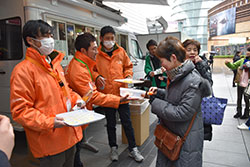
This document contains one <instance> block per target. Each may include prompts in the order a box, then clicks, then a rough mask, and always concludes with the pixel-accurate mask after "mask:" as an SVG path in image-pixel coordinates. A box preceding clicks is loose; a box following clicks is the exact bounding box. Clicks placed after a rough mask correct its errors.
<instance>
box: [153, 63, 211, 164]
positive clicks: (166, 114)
mask: <svg viewBox="0 0 250 167" xmlns="http://www.w3.org/2000/svg"><path fill="white" fill-rule="evenodd" d="M210 94H211V86H210V84H209V82H208V81H207V80H205V79H203V78H202V77H201V76H200V74H199V72H198V71H197V70H196V69H195V66H194V64H193V63H192V62H191V61H188V62H187V63H185V64H184V65H183V67H182V69H181V70H180V72H179V73H178V74H177V75H176V76H175V77H174V78H173V79H172V81H171V82H170V84H169V86H168V88H167V89H166V90H163V89H158V91H157V95H156V98H155V99H154V100H153V102H152V112H153V113H155V114H156V115H157V116H158V117H159V118H160V120H161V123H162V124H163V125H164V126H165V127H167V128H168V129H169V130H171V131H172V132H174V133H175V134H177V135H180V136H182V137H183V136H184V134H185V132H186V130H187V128H188V126H189V124H190V122H191V120H192V117H193V115H194V113H195V112H198V113H197V115H196V118H195V121H194V124H193V126H192V128H191V130H190V132H189V134H188V136H187V138H186V141H185V143H184V145H183V147H182V150H181V153H180V158H179V159H178V160H177V161H175V162H171V161H170V160H168V158H167V157H165V156H163V154H161V153H159V154H158V157H157V166H158V167H159V166H162V167H163V166H164V167H170V166H172V165H174V166H175V167H201V166H202V151H203V137H204V132H203V119H202V113H201V99H202V98H203V97H206V96H209V95H210Z"/></svg>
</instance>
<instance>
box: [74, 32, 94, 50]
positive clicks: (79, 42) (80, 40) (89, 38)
mask: <svg viewBox="0 0 250 167" xmlns="http://www.w3.org/2000/svg"><path fill="white" fill-rule="evenodd" d="M95 41H96V38H95V37H94V36H93V35H92V34H90V33H84V34H81V35H78V36H77V38H76V41H75V48H76V50H78V51H81V48H84V49H86V51H87V50H88V48H89V47H90V43H91V42H95Z"/></svg>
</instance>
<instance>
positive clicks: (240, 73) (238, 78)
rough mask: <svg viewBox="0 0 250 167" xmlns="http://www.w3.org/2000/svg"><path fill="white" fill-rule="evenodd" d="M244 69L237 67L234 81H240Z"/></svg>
mask: <svg viewBox="0 0 250 167" xmlns="http://www.w3.org/2000/svg"><path fill="white" fill-rule="evenodd" d="M242 72H243V70H242V69H241V68H237V73H236V76H235V79H234V83H237V84H238V83H240V80H241V75H242Z"/></svg>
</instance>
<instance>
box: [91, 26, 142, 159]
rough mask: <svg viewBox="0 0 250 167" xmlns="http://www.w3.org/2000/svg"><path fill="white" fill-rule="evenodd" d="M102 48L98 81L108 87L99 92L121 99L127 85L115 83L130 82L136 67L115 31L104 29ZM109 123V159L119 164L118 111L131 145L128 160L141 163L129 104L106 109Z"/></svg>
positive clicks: (109, 27)
mask: <svg viewBox="0 0 250 167" xmlns="http://www.w3.org/2000/svg"><path fill="white" fill-rule="evenodd" d="M100 40H101V45H100V46H99V48H98V54H97V57H96V67H97V72H98V73H99V74H100V75H101V77H99V78H98V79H99V80H101V79H103V78H105V82H106V84H105V87H104V89H103V90H100V91H101V92H103V93H106V94H113V95H117V96H119V95H120V87H127V85H126V84H123V83H118V82H115V81H114V80H115V79H124V78H131V77H132V75H133V72H132V71H133V64H132V63H131V61H130V59H129V57H128V55H127V53H126V51H125V50H124V49H123V48H122V47H120V46H119V45H118V44H117V43H116V42H115V31H114V29H113V28H112V27H111V26H105V27H103V28H102V29H101V36H100ZM102 110H103V111H104V112H105V116H106V119H107V132H108V140H109V145H110V147H111V153H110V158H111V160H112V161H117V160H118V153H117V148H118V145H117V143H116V111H118V112H119V116H120V119H121V123H122V126H123V128H124V131H125V134H126V137H127V139H128V144H129V156H130V157H132V158H133V159H134V160H135V161H137V162H141V161H142V160H143V159H144V158H143V156H142V155H141V153H140V152H139V150H138V149H137V147H136V143H135V137H134V129H133V127H132V124H131V120H130V110H129V104H128V102H123V103H122V104H120V105H119V107H118V109H114V108H107V107H103V108H102Z"/></svg>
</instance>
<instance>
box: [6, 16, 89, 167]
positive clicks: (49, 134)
mask: <svg viewBox="0 0 250 167" xmlns="http://www.w3.org/2000/svg"><path fill="white" fill-rule="evenodd" d="M23 40H24V43H25V45H26V46H27V47H28V48H27V50H26V58H25V60H23V61H22V62H20V63H19V64H17V65H16V66H15V68H14V70H13V72H12V74H11V79H10V109H11V114H12V117H13V120H14V121H16V122H18V123H19V124H21V125H22V126H23V127H24V130H25V133H26V137H27V140H28V144H29V148H30V151H31V152H32V154H33V156H34V157H35V158H38V159H39V160H40V167H73V163H74V155H75V145H76V143H78V142H79V141H80V140H81V139H82V131H81V127H70V126H66V124H65V123H64V121H63V118H60V117H57V116H56V115H57V114H60V113H65V112H69V111H71V109H72V107H73V106H75V105H77V106H80V107H84V106H85V105H84V102H83V101H82V100H81V97H80V96H79V95H78V94H77V93H75V92H73V91H72V90H71V89H70V88H69V87H68V83H67V82H66V79H65V77H64V72H63V68H62V66H61V65H60V62H61V61H62V59H63V57H64V55H63V54H62V53H59V52H57V51H56V50H54V39H53V38H52V27H51V26H50V25H49V24H48V23H46V22H44V21H42V20H29V21H28V22H27V23H26V24H25V25H24V27H23ZM77 101H78V102H77Z"/></svg>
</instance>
